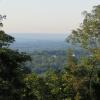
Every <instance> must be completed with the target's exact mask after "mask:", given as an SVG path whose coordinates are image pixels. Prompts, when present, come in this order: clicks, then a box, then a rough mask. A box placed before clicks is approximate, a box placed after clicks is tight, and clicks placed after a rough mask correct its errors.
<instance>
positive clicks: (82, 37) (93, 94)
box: [0, 5, 100, 100]
mask: <svg viewBox="0 0 100 100" xmlns="http://www.w3.org/2000/svg"><path fill="white" fill-rule="evenodd" d="M83 14H84V20H83V22H82V23H81V25H80V27H79V28H77V29H76V30H73V31H72V33H71V34H70V35H69V36H68V37H67V39H66V42H69V43H71V44H72V45H79V46H80V48H81V49H80V50H78V51H77V50H72V49H71V48H69V49H67V50H64V51H41V52H37V51H35V52H33V53H30V54H28V53H25V52H19V51H18V50H13V49H10V48H9V46H10V45H11V44H12V43H13V42H14V41H15V38H14V37H12V36H10V35H8V34H6V33H5V32H4V31H3V30H2V27H3V20H4V19H5V16H2V15H0V27H1V29H0V100H100V5H98V6H94V7H93V10H92V11H91V12H89V13H88V12H87V11H85V12H84V13H83Z"/></svg>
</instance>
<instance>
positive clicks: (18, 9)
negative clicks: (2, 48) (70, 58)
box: [0, 0, 100, 33]
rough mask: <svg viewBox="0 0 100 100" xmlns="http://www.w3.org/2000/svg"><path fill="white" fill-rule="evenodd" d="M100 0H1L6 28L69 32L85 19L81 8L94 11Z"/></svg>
mask: <svg viewBox="0 0 100 100" xmlns="http://www.w3.org/2000/svg"><path fill="white" fill-rule="evenodd" d="M98 4H100V0H0V14H6V15H7V19H6V20H5V21H4V29H5V31H6V32H10V33H11V32H14V33H67V32H70V31H71V30H72V29H74V28H76V27H78V26H79V24H80V22H82V18H83V17H82V15H81V12H82V11H84V10H88V11H90V10H91V9H92V7H93V6H95V5H98Z"/></svg>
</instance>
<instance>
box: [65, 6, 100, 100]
mask: <svg viewBox="0 0 100 100" xmlns="http://www.w3.org/2000/svg"><path fill="white" fill-rule="evenodd" d="M83 14H84V15H85V18H84V20H83V23H81V25H80V27H79V28H78V29H77V30H73V31H72V34H71V35H70V36H69V37H68V38H67V41H68V42H71V43H73V44H77V45H79V46H81V47H83V48H84V49H87V50H88V52H89V53H90V55H88V57H87V58H86V59H87V60H88V64H89V66H90V70H89V75H88V76H87V77H88V80H89V85H88V87H89V96H90V99H91V100H99V99H97V98H99V95H98V97H95V95H96V93H97V92H96V89H95V88H94V86H95V85H96V84H97V83H96V82H97V79H100V77H99V76H98V71H100V67H99V66H100V63H99V62H100V59H99V58H100V5H98V6H94V7H93V10H92V12H91V13H88V12H87V11H85V12H84V13H83ZM84 66H87V65H85V63H84ZM96 86H98V88H100V81H99V82H98V85H96ZM94 91H95V92H94ZM96 96H97V95H96ZM94 97H95V98H94Z"/></svg>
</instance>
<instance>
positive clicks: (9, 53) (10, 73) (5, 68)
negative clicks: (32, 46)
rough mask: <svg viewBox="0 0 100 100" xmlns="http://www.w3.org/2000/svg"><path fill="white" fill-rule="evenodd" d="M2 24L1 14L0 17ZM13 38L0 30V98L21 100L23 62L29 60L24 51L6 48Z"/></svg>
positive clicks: (23, 72)
mask: <svg viewBox="0 0 100 100" xmlns="http://www.w3.org/2000/svg"><path fill="white" fill-rule="evenodd" d="M0 18H1V19H0V25H1V26H3V23H2V20H3V18H4V17H3V16H1V17H0ZM13 42H14V38H13V37H12V36H10V35H8V34H6V33H5V32H4V31H3V30H0V100H18V99H19V100H23V96H24V95H25V93H24V87H25V83H24V78H25V76H26V72H25V66H24V62H26V61H29V60H31V58H30V56H28V55H27V54H25V53H19V52H18V51H14V50H11V49H9V48H8V46H9V45H10V43H13Z"/></svg>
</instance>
